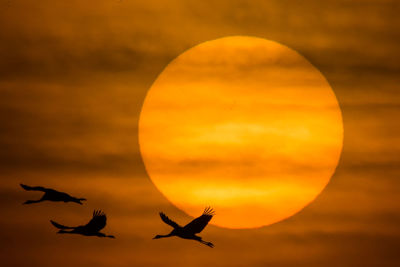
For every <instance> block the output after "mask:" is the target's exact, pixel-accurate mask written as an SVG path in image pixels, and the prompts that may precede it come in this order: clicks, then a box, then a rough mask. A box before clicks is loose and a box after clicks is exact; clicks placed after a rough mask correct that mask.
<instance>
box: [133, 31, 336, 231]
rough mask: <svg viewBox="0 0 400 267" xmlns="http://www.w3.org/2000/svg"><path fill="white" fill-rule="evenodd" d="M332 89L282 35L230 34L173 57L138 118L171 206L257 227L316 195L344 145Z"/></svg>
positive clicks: (149, 163)
mask: <svg viewBox="0 0 400 267" xmlns="http://www.w3.org/2000/svg"><path fill="white" fill-rule="evenodd" d="M342 140H343V125H342V117H341V111H340V107H339V105H338V102H337V100H336V97H335V95H334V93H333V91H332V89H331V87H330V86H329V84H328V83H327V81H326V80H325V78H324V77H323V75H322V74H321V73H320V72H319V71H318V70H317V69H316V68H315V67H314V66H312V65H311V64H310V63H309V62H308V61H307V60H306V59H305V58H304V57H302V56H301V55H300V54H298V53H297V52H296V51H294V50H292V49H290V48H288V47H286V46H283V45H281V44H279V43H276V42H273V41H268V40H265V39H261V38H255V37H244V36H233V37H226V38H221V39H217V40H213V41H208V42H204V43H201V44H199V45H197V46H195V47H193V48H191V49H189V50H187V51H186V52H184V53H182V54H181V55H180V56H178V57H177V58H176V59H174V60H173V61H172V62H171V63H170V64H169V65H168V66H167V67H166V68H165V69H164V71H163V72H162V73H161V74H160V75H159V77H158V78H157V80H156V81H155V82H154V84H153V85H152V87H151V88H150V90H149V92H148V94H147V96H146V99H145V101H144V104H143V108H142V111H141V114H140V120H139V144H140V151H141V154H142V157H143V161H144V164H145V167H146V170H147V172H148V174H149V176H150V178H151V179H152V181H153V182H154V184H155V185H156V186H157V188H158V189H159V190H160V191H161V192H162V193H163V194H164V195H165V196H166V197H167V198H168V199H169V200H170V201H171V202H172V203H173V204H174V205H176V206H177V207H178V208H180V209H182V210H184V211H185V212H187V213H188V214H189V215H191V216H194V217H195V216H198V215H199V214H200V213H201V212H202V210H203V209H204V207H205V206H212V207H213V208H214V209H215V210H216V211H217V214H218V215H217V216H215V217H214V218H213V220H212V221H211V223H214V224H216V225H218V226H222V227H227V228H254V227H260V226H265V225H269V224H272V223H275V222H278V221H281V220H283V219H285V218H287V217H290V216H292V215H293V214H295V213H297V212H298V211H300V210H301V209H302V208H303V207H305V206H306V205H307V204H309V203H310V202H311V201H313V200H314V199H315V198H316V196H317V195H318V194H319V193H320V192H321V191H322V190H323V189H324V187H325V186H326V184H327V183H328V182H329V180H330V178H331V176H332V174H333V173H334V170H335V168H336V166H337V163H338V160H339V157H340V153H341V150H342Z"/></svg>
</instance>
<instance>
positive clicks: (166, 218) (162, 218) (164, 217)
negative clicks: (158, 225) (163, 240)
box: [160, 212, 180, 228]
mask: <svg viewBox="0 0 400 267" xmlns="http://www.w3.org/2000/svg"><path fill="white" fill-rule="evenodd" d="M160 217H161V220H163V222H165V223H166V224H168V225H170V226H172V227H174V228H179V227H180V226H179V224H177V223H176V222H174V221H173V220H171V219H170V218H168V216H167V215H165V214H164V213H162V212H160Z"/></svg>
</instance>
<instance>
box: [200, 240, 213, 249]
mask: <svg viewBox="0 0 400 267" xmlns="http://www.w3.org/2000/svg"><path fill="white" fill-rule="evenodd" d="M200 242H201V243H203V244H204V245H206V246H209V247H210V248H213V247H214V244H213V243H211V242H206V241H203V240H200Z"/></svg>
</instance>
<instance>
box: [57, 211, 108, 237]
mask: <svg viewBox="0 0 400 267" xmlns="http://www.w3.org/2000/svg"><path fill="white" fill-rule="evenodd" d="M50 222H51V224H52V225H54V226H55V227H57V228H58V229H60V230H59V231H58V232H57V233H58V234H79V235H85V236H98V237H109V238H115V237H114V236H113V235H106V234H104V233H101V232H100V230H101V229H103V228H104V227H105V226H106V223H107V217H106V214H105V213H104V212H102V211H101V210H95V211H93V218H92V219H91V220H90V222H88V223H87V224H86V225H81V226H76V227H70V226H65V225H62V224H59V223H56V222H55V221H52V220H50Z"/></svg>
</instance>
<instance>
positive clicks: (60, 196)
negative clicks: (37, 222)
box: [20, 184, 86, 205]
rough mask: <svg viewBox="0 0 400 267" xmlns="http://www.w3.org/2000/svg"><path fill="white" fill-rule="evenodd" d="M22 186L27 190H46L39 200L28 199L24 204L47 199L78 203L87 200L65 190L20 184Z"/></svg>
mask: <svg viewBox="0 0 400 267" xmlns="http://www.w3.org/2000/svg"><path fill="white" fill-rule="evenodd" d="M20 186H21V187H22V188H23V189H25V190H27V191H41V192H44V195H43V196H42V198H41V199H38V200H27V201H25V202H24V204H32V203H39V202H42V201H45V200H48V201H64V202H75V203H78V204H81V205H82V204H83V203H82V202H81V201H84V200H86V198H76V197H72V196H70V195H68V194H67V193H64V192H59V191H57V190H54V189H50V188H45V187H41V186H28V185H24V184H20Z"/></svg>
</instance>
